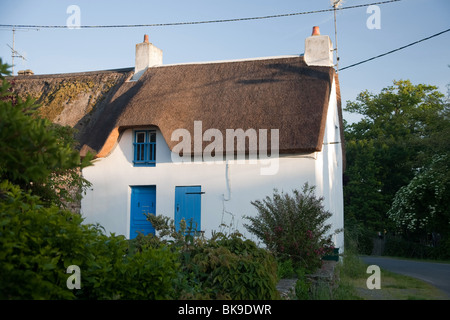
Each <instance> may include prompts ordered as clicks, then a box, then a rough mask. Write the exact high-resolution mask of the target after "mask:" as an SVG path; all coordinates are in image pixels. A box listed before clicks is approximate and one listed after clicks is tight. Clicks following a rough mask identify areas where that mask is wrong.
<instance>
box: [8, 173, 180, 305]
mask: <svg viewBox="0 0 450 320" xmlns="http://www.w3.org/2000/svg"><path fill="white" fill-rule="evenodd" d="M82 221H83V220H82V218H81V217H80V216H79V215H75V214H72V213H70V212H69V211H65V210H61V209H59V208H57V207H55V206H50V207H45V206H44V205H43V204H42V202H41V201H40V200H39V198H38V197H36V196H32V195H30V194H29V193H25V192H23V191H22V190H21V189H20V188H19V187H17V186H13V185H11V184H10V183H8V182H5V181H4V182H1V183H0V299H167V298H170V297H171V296H172V295H173V281H174V280H175V279H176V277H177V271H178V269H177V268H178V264H177V262H176V260H177V253H176V252H169V251H168V250H167V249H164V248H160V249H154V248H147V247H142V250H141V251H140V252H131V251H130V250H128V249H129V245H128V242H127V240H126V239H125V238H124V237H123V236H115V235H110V236H106V235H105V234H104V233H103V232H102V229H101V227H99V226H96V225H85V224H82ZM70 265H77V266H78V267H80V271H81V275H80V276H81V277H80V278H81V289H73V290H70V289H68V288H67V279H68V278H69V276H70V274H67V273H66V270H67V267H68V266H70Z"/></svg>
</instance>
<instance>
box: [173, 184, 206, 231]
mask: <svg viewBox="0 0 450 320" xmlns="http://www.w3.org/2000/svg"><path fill="white" fill-rule="evenodd" d="M201 194H202V187H201V186H185V187H175V215H174V216H175V219H174V220H175V227H176V230H177V231H178V230H179V229H180V222H181V220H183V219H184V220H185V221H186V226H187V227H188V228H189V223H190V221H191V220H192V227H193V229H194V230H196V231H200V230H201V229H200V228H201Z"/></svg>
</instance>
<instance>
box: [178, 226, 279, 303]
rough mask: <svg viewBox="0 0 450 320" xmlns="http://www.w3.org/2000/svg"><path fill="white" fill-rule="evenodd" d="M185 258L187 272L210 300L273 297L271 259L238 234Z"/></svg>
mask: <svg viewBox="0 0 450 320" xmlns="http://www.w3.org/2000/svg"><path fill="white" fill-rule="evenodd" d="M185 257H187V258H188V259H185V267H186V271H187V273H188V274H191V275H194V277H195V278H196V280H197V281H198V282H200V283H201V288H202V289H203V290H204V292H205V293H207V294H208V295H209V296H210V298H219V299H233V300H243V299H245V300H249V299H258V300H264V299H275V298H277V290H276V285H277V274H276V270H277V269H276V262H275V259H274V257H273V256H272V255H271V254H270V253H269V252H268V251H266V250H265V249H261V248H258V247H257V246H256V244H255V243H254V242H252V241H250V240H243V239H242V238H241V237H240V236H239V235H236V234H233V235H231V236H224V235H221V236H220V237H219V238H218V239H211V240H209V241H208V242H207V243H206V244H205V245H204V246H203V247H199V248H196V249H195V250H192V251H191V252H189V256H185Z"/></svg>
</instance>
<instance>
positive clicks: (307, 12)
mask: <svg viewBox="0 0 450 320" xmlns="http://www.w3.org/2000/svg"><path fill="white" fill-rule="evenodd" d="M399 1H402V0H388V1H380V2H374V3H368V4H360V5H355V6H349V7H342V8H331V9H322V10H314V11H304V12H293V13H284V14H275V15H269V16H260V17H247V18H235V19H221V20H205V21H189V22H169V23H152V24H118V25H86V26H79V28H81V29H94V28H97V29H99V28H140V27H168V26H182V25H194V24H207V23H224V22H237V21H250V20H263V19H273V18H282V17H291V16H299V15H306V14H313V13H323V12H330V11H335V10H346V9H355V8H361V7H367V6H371V5H379V4H387V3H392V2H399ZM0 27H6V28H38V29H65V28H68V26H66V25H27V24H22V25H20V24H19V25H17V24H0ZM72 27H73V26H72ZM77 28H78V27H77Z"/></svg>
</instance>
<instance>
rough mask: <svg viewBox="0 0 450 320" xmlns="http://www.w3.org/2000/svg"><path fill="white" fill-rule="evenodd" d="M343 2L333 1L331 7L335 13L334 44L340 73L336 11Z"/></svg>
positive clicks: (337, 67) (337, 68)
mask: <svg viewBox="0 0 450 320" xmlns="http://www.w3.org/2000/svg"><path fill="white" fill-rule="evenodd" d="M342 2H343V0H331V5H332V7H333V9H334V10H333V11H334V43H335V45H336V49H334V50H335V51H336V72H338V71H339V55H338V45H337V26H336V9H337V8H338V7H339V6H341V5H342Z"/></svg>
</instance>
